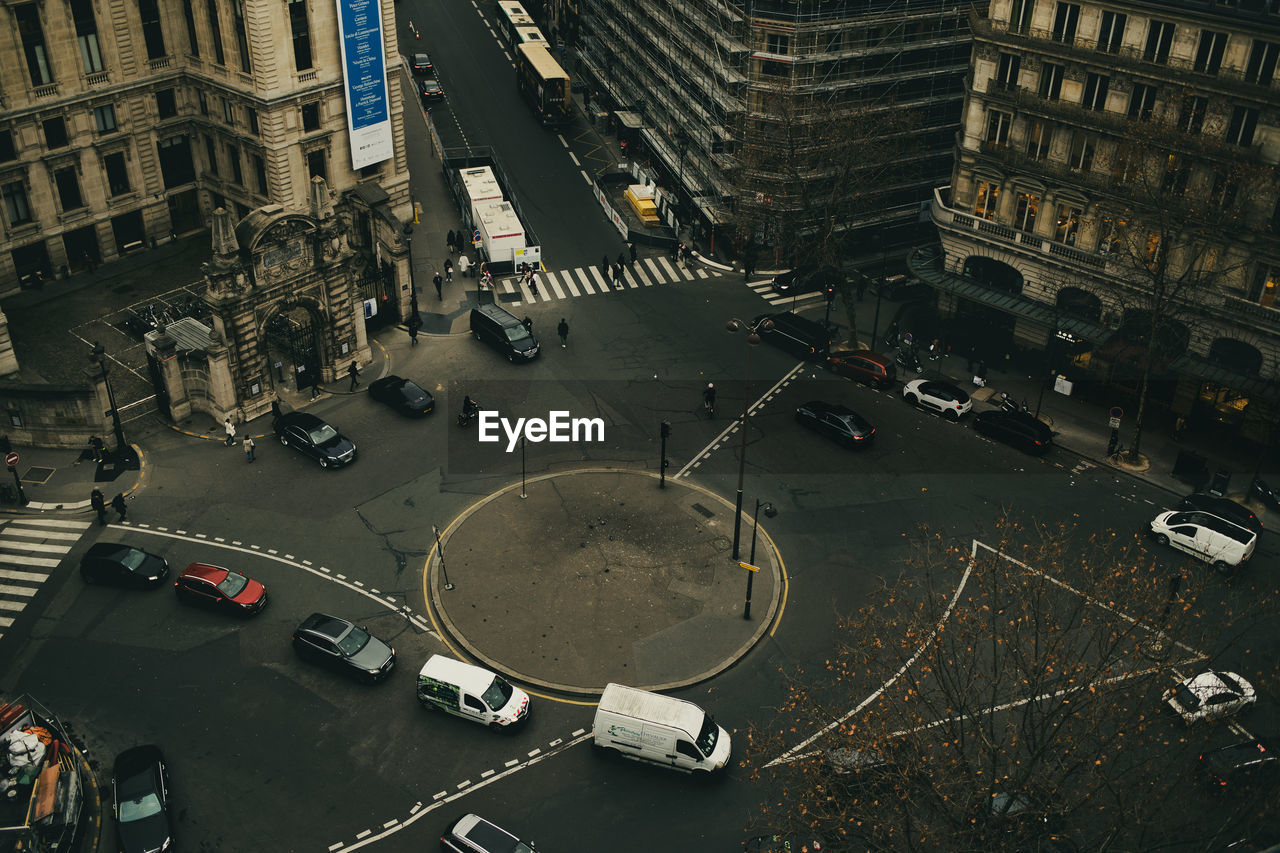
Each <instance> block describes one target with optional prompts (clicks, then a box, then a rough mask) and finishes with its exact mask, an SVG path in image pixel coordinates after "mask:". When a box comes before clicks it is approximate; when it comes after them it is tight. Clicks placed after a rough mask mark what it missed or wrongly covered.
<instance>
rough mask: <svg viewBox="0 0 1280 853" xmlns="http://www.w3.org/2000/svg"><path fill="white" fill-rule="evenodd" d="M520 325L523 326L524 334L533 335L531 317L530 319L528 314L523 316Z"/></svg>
mask: <svg viewBox="0 0 1280 853" xmlns="http://www.w3.org/2000/svg"><path fill="white" fill-rule="evenodd" d="M520 324H521V325H523V326H524V330H525V331H526V332H528V333H529V334H531V335H532V334H533V318H532V317H530V316H529V315H528V314H525V315H524V319H523V320H521V321H520Z"/></svg>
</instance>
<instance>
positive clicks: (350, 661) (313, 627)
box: [293, 613, 396, 681]
mask: <svg viewBox="0 0 1280 853" xmlns="http://www.w3.org/2000/svg"><path fill="white" fill-rule="evenodd" d="M293 649H294V651H295V652H297V653H298V655H299V656H300V657H303V658H306V659H308V660H312V661H315V662H317V663H320V664H323V665H325V666H328V667H330V668H331V669H336V670H338V671H340V672H345V673H348V674H350V675H354V676H356V677H358V678H361V679H363V680H365V681H381V680H382V679H384V678H386V677H387V676H388V675H390V674H391V670H392V669H394V668H395V665H396V650H395V649H393V648H392V647H391V646H390V645H388V644H387V643H384V642H383V641H382V640H379V639H378V638H377V637H375V636H373V635H372V634H370V633H369V632H368V631H366V630H365V629H364V628H361V627H359V626H357V625H356V624H355V623H353V622H348V621H347V620H346V619H341V618H339V617H337V616H328V615H326V614H324V613H312V614H311V615H310V616H308V617H307V618H306V619H305V620H303V622H302V624H301V625H299V626H298V629H297V630H296V631H294V632H293Z"/></svg>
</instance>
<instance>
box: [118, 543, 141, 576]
mask: <svg viewBox="0 0 1280 853" xmlns="http://www.w3.org/2000/svg"><path fill="white" fill-rule="evenodd" d="M146 559H147V555H146V552H145V551H139V550H138V549H137V548H130V549H129V550H127V551H125V552H124V555H123V556H121V557H120V565H122V566H124V567H125V568H126V569H128V570H129V571H131V572H134V571H137V570H138V567H139V566H141V565H142V563H143V561H144V560H146Z"/></svg>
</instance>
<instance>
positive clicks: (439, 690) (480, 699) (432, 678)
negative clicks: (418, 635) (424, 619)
mask: <svg viewBox="0 0 1280 853" xmlns="http://www.w3.org/2000/svg"><path fill="white" fill-rule="evenodd" d="M418 701H419V702H421V703H422V704H423V705H425V706H426V707H428V708H436V709H438V710H441V711H445V712H446V713H449V714H454V715H456V716H459V717H465V718H466V719H468V720H472V721H474V722H477V723H483V724H484V725H487V726H493V727H495V728H506V727H507V726H513V725H515V724H517V723H522V722H524V721H525V720H527V719H528V718H529V694H528V693H525V692H524V691H523V690H521V689H520V688H519V687H516V686H514V685H512V684H509V683H508V682H507V680H506V679H505V678H503V677H502V676H500V675H497V674H496V673H492V672H490V671H489V670H487V669H483V668H481V667H478V666H472V665H471V664H469V663H463V662H462V661H460V660H454V659H453V658H447V657H444V656H443V655H432V656H431V657H430V659H428V660H427V662H426V663H424V664H423V665H422V669H421V670H420V671H419V672H418Z"/></svg>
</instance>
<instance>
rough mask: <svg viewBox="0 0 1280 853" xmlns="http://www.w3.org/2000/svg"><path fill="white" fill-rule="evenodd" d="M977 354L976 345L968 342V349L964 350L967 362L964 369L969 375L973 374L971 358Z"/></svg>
mask: <svg viewBox="0 0 1280 853" xmlns="http://www.w3.org/2000/svg"><path fill="white" fill-rule="evenodd" d="M977 354H978V345H977V344H969V349H968V350H967V351H966V352H965V358H966V361H967V363H968V366H967V367H966V368H965V370H967V371H968V372H969V374H970V375H973V358H974V356H975V355H977Z"/></svg>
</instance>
